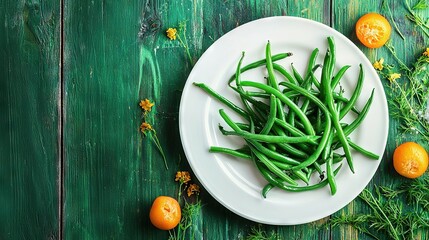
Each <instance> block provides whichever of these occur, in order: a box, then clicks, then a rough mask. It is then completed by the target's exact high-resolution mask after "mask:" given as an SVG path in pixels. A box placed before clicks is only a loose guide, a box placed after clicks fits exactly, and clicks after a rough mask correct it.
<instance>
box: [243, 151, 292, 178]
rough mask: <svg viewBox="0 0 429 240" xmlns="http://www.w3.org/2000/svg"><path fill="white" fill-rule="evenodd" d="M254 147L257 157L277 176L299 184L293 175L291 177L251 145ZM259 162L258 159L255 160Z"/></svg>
mask: <svg viewBox="0 0 429 240" xmlns="http://www.w3.org/2000/svg"><path fill="white" fill-rule="evenodd" d="M250 148H251V149H252V152H253V154H254V155H255V157H256V158H257V159H259V161H260V163H262V164H264V166H265V167H266V168H267V169H268V170H270V171H271V172H272V173H274V174H275V175H276V176H277V177H279V178H280V179H282V180H283V181H285V182H287V183H289V184H291V185H293V186H297V185H298V183H296V182H295V181H294V180H293V179H292V178H291V177H289V176H288V175H287V174H285V173H284V172H283V171H282V170H281V169H280V168H278V167H277V166H276V165H274V164H273V163H272V162H271V161H270V160H269V159H268V158H267V157H266V156H265V155H264V154H262V153H260V152H259V151H258V150H256V149H254V148H253V147H252V146H250ZM255 162H258V161H255Z"/></svg>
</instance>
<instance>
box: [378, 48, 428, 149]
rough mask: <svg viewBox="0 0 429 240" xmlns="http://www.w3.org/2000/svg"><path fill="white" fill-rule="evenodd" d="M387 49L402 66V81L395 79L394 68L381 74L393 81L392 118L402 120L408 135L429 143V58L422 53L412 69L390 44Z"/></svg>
mask: <svg viewBox="0 0 429 240" xmlns="http://www.w3.org/2000/svg"><path fill="white" fill-rule="evenodd" d="M386 48H387V49H388V50H389V52H390V53H391V54H392V56H393V57H394V58H395V60H396V61H397V62H398V64H399V69H400V72H401V73H402V74H401V79H400V80H397V79H393V78H392V71H393V69H394V67H393V66H391V65H387V64H386V66H385V68H383V70H382V71H378V72H379V74H380V75H381V76H382V77H384V78H387V79H389V80H392V79H393V81H390V83H391V84H390V90H391V91H389V92H387V94H388V95H389V100H388V102H389V105H390V107H391V111H390V114H391V116H392V117H394V118H396V119H399V121H400V129H401V130H402V132H403V133H404V134H412V135H418V136H420V137H422V138H423V140H425V141H429V106H428V99H429V94H428V86H429V73H428V69H429V57H428V56H426V55H424V54H421V56H420V57H419V58H417V60H416V61H415V62H414V64H413V65H412V66H411V67H408V66H407V65H406V64H405V63H404V62H403V61H402V60H401V59H400V58H399V57H398V55H397V54H396V51H395V49H394V47H393V46H392V45H391V44H390V43H389V44H386Z"/></svg>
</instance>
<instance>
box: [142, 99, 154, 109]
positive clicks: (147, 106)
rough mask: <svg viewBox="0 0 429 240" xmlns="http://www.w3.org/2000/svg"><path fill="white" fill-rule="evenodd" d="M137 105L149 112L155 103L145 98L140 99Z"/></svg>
mask: <svg viewBox="0 0 429 240" xmlns="http://www.w3.org/2000/svg"><path fill="white" fill-rule="evenodd" d="M139 105H140V107H141V108H142V109H143V110H145V111H147V112H150V110H151V109H152V107H153V105H155V103H152V102H150V100H149V99H147V98H146V99H145V100H141V101H140V103H139Z"/></svg>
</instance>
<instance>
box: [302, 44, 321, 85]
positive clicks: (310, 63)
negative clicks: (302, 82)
mask: <svg viewBox="0 0 429 240" xmlns="http://www.w3.org/2000/svg"><path fill="white" fill-rule="evenodd" d="M318 55H319V49H318V48H315V49H314V50H313V52H311V55H310V58H309V60H308V65H307V71H306V73H305V76H304V78H305V79H310V78H311V74H312V73H313V72H314V70H313V67H314V66H315V64H316V58H317V56H318Z"/></svg>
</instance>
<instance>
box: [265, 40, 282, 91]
mask: <svg viewBox="0 0 429 240" xmlns="http://www.w3.org/2000/svg"><path fill="white" fill-rule="evenodd" d="M265 59H266V66H267V71H268V85H270V86H271V87H273V88H275V89H277V90H278V89H279V87H278V85H277V80H276V76H275V75H274V69H273V60H272V59H271V44H270V41H268V43H267V45H266V47H265Z"/></svg>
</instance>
